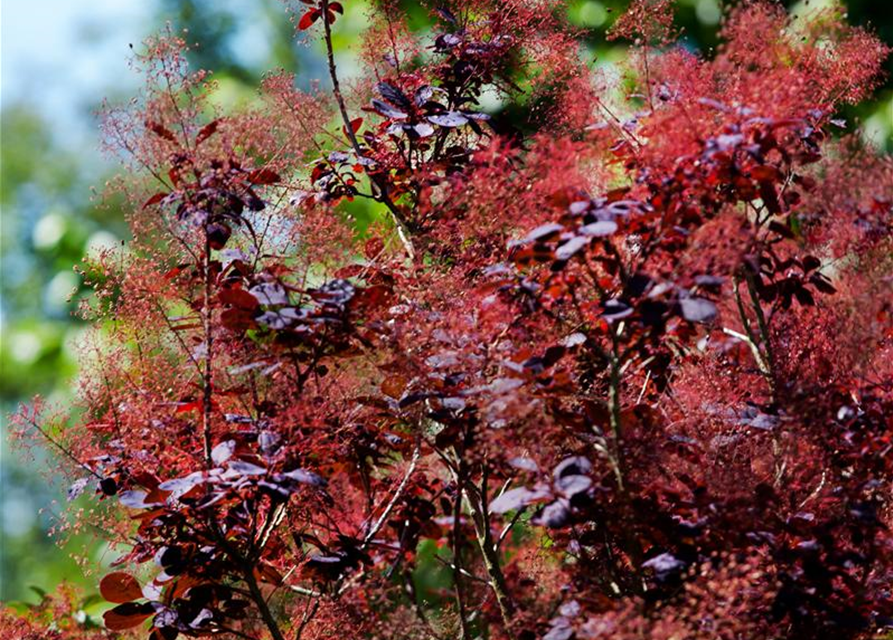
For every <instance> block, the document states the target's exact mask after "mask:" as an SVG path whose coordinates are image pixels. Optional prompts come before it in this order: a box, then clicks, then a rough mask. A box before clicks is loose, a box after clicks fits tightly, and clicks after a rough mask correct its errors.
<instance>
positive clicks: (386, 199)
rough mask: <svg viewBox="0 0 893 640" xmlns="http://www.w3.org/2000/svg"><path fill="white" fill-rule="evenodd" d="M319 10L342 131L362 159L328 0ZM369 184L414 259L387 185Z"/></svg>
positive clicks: (405, 226) (403, 221) (402, 219)
mask: <svg viewBox="0 0 893 640" xmlns="http://www.w3.org/2000/svg"><path fill="white" fill-rule="evenodd" d="M320 8H321V10H322V18H323V19H322V23H323V28H324V29H325V42H326V58H327V59H328V63H329V77H330V78H331V79H332V94H333V95H334V96H335V101H336V102H337V103H338V110H339V111H340V112H341V120H342V121H343V122H344V130H345V131H346V132H347V137H348V139H349V140H350V144H351V146H353V149H354V151H355V152H356V154H357V157H358V158H362V157H363V150H362V149H361V147H360V143H359V141H358V140H357V135H356V134H355V133H354V130H353V125H351V120H350V114H348V113H347V105H346V104H345V102H344V96H343V95H342V94H341V84H340V83H339V82H338V70H337V67H336V66H335V50H334V48H333V46H332V27H331V25H330V24H329V21H328V20H327V17H328V15H329V12H328V10H329V0H322V4H321V7H320ZM369 182H370V183H371V184H372V192H373V195H374V196H375V199H376V200H378V201H379V202H381V203H383V204H384V205H385V206H386V207H387V208H388V210H389V211H390V212H391V216H392V217H393V218H394V222H395V223H396V225H397V233H398V234H399V235H400V240H401V241H402V242H403V247H404V249H406V253H407V255H408V256H409V258H410V260H412V259H414V258H415V250H414V249H413V246H412V242H410V240H409V238H408V237H407V235H406V233H407V232H409V231H411V229H412V225H411V224H410V221H409V220H407V219H406V216H405V215H403V212H402V211H400V209H399V208H398V207H397V205H395V204H394V201H393V200H391V198H390V196H388V193H387V185H385V184H383V183H382V182H381V181H380V179H379V178H377V177H375V176H373V175H371V174H369Z"/></svg>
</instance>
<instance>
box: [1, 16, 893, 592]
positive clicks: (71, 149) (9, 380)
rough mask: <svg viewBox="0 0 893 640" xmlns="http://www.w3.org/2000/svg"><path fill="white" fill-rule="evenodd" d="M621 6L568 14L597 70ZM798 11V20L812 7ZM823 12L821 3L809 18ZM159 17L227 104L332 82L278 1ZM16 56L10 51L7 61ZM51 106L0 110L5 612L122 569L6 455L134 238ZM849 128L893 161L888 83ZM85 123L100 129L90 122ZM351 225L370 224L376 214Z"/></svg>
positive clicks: (703, 26) (87, 145)
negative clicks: (82, 267) (282, 74)
mask: <svg viewBox="0 0 893 640" xmlns="http://www.w3.org/2000/svg"><path fill="white" fill-rule="evenodd" d="M13 1H19V2H20V1H24V0H13ZM345 4H346V5H347V7H348V15H347V17H346V19H344V20H342V21H339V23H338V28H337V29H336V34H337V35H336V40H335V44H336V46H337V47H338V56H339V60H340V62H341V64H342V71H343V72H344V73H346V75H348V76H349V75H350V73H351V68H352V67H353V69H354V71H355V70H356V67H355V65H353V63H352V60H353V55H354V54H355V53H356V45H357V35H358V33H359V32H360V31H361V30H362V28H363V26H364V24H365V17H364V16H365V11H366V9H367V8H368V7H367V4H366V3H365V2H357V1H355V0H351V1H350V2H347V3H345ZM403 4H404V5H405V7H406V9H407V10H408V11H409V12H410V15H411V18H412V24H413V27H414V28H417V29H419V30H425V29H428V28H430V22H429V19H428V15H427V10H426V9H424V8H423V7H422V6H421V5H420V4H419V3H418V2H406V1H404V2H403ZM625 4H626V1H625V0H573V1H572V2H571V3H570V8H569V14H568V17H569V19H570V20H571V21H572V22H574V23H576V24H577V25H579V26H582V27H586V28H587V29H589V30H590V35H589V37H588V39H587V46H588V47H589V48H590V53H591V54H592V55H593V56H594V57H595V56H597V57H598V59H599V60H605V61H610V60H612V59H616V57H617V56H618V54H619V53H620V52H619V51H618V50H617V49H616V47H618V46H620V45H617V44H609V43H607V42H606V41H605V37H604V36H605V31H606V29H607V28H608V27H609V26H610V23H611V21H613V19H614V18H615V17H616V16H617V15H619V14H620V13H621V12H622V9H623V6H624V5H625ZM789 4H791V5H794V6H795V7H796V6H799V7H800V8H801V9H802V5H803V3H802V2H797V3H789ZM816 4H817V3H816V2H815V0H813V2H812V3H811V6H812V7H815V6H816ZM678 5H679V10H678V14H677V15H678V22H679V24H680V26H681V27H683V28H684V34H685V35H684V42H685V44H686V46H690V47H692V48H695V49H699V50H702V51H705V52H708V53H709V51H710V50H711V48H712V47H713V46H715V44H716V30H717V25H718V21H719V18H720V16H721V9H720V5H719V3H718V0H679V2H678ZM846 5H847V8H848V11H849V16H850V20H851V21H852V22H855V23H857V24H866V23H870V24H872V25H873V26H874V28H875V29H876V30H877V31H878V32H879V33H880V34H881V36H882V37H883V38H884V40H885V41H886V42H888V43H893V5H890V4H888V3H887V2H880V1H878V0H847V1H846ZM81 6H82V7H83V9H80V10H81V11H83V12H87V13H89V12H90V11H91V10H94V11H95V10H99V9H97V8H96V7H94V5H93V3H83V4H82V5H81ZM34 10H37V8H36V7H35V9H34ZM150 13H151V15H152V16H153V19H152V20H151V23H147V24H141V25H139V28H141V29H144V30H145V32H144V33H142V34H141V35H143V36H144V35H148V34H149V33H150V32H151V31H152V30H155V29H159V28H162V27H163V26H164V24H165V23H166V22H167V21H170V22H171V23H172V24H173V25H174V27H175V28H186V29H188V30H189V36H188V38H189V41H190V42H195V43H198V44H199V47H198V48H197V49H196V50H195V51H194V52H193V54H192V57H193V62H194V64H195V66H196V67H199V68H206V69H209V70H213V71H214V72H215V76H214V77H215V79H216V80H217V81H218V82H219V87H220V89H219V92H218V95H217V97H216V98H217V100H218V101H219V102H220V103H223V104H234V103H240V102H244V101H250V100H252V99H253V98H254V95H255V93H254V86H255V85H256V83H257V82H258V80H259V79H260V77H261V74H262V73H263V72H264V71H265V70H268V69H273V68H277V67H283V68H286V69H288V70H291V71H295V72H296V73H297V74H298V76H299V77H300V78H302V79H303V80H305V81H306V80H307V79H311V78H323V77H324V76H325V69H324V66H323V59H322V56H321V51H320V50H319V48H318V45H317V44H315V43H314V44H309V45H308V44H303V43H301V42H299V41H295V39H293V37H292V35H293V28H292V26H291V24H290V23H289V22H288V20H287V17H286V15H285V11H284V8H283V5H282V4H280V3H279V2H278V1H277V0H250V1H242V2H240V1H238V0H228V1H226V2H220V1H218V0H155V2H154V4H153V6H152V9H151V11H150ZM3 28H4V30H6V29H15V28H16V25H15V24H9V23H8V22H5V23H4V25H3ZM102 35H103V34H92V36H91V37H94V38H95V37H100V38H101V37H102ZM35 37H36V34H35ZM48 46H53V45H52V44H50V45H48ZM63 53H64V52H63ZM112 53H113V55H116V56H117V57H118V60H119V65H118V68H119V69H120V73H121V75H122V76H123V75H124V74H125V73H127V66H126V56H127V54H128V53H129V52H128V51H126V50H121V51H114V52H112ZM7 55H8V52H7V51H6V50H4V51H3V57H4V58H7ZM7 62H8V60H5V61H4V65H5V64H6V63H7ZM15 62H16V61H15V60H13V61H11V62H9V63H10V64H14V63H15ZM887 68H888V70H889V72H890V73H891V75H893V60H890V61H888V64H887ZM133 79H134V80H135V77H134V78H133ZM107 82H108V93H109V94H116V93H117V92H118V91H119V90H120V86H121V85H120V82H119V79H118V78H117V77H109V78H108V79H107ZM76 98H77V99H80V100H85V99H86V100H87V101H88V102H91V101H92V103H93V106H98V105H99V102H100V100H101V98H102V96H101V95H97V96H86V97H85V96H72V97H71V99H72V100H74V99H76ZM41 99H42V95H41V93H40V91H37V92H33V91H32V92H31V94H30V95H28V96H27V97H26V98H24V99H20V100H16V101H14V102H13V101H9V100H6V99H4V100H3V102H2V105H0V106H2V112H0V119H2V133H0V208H2V225H0V247H2V253H3V255H2V263H0V274H2V283H0V310H2V317H0V323H2V324H0V331H2V334H0V412H2V415H3V431H4V433H3V440H0V446H2V451H0V601H2V602H11V601H18V600H27V601H32V602H34V601H36V600H37V599H38V598H39V597H40V594H41V593H42V591H43V590H47V591H49V590H52V589H53V588H54V586H55V585H56V584H58V583H59V582H60V581H62V580H67V581H71V582H74V583H77V584H80V585H82V586H83V587H84V589H85V593H86V594H87V595H88V596H90V595H91V594H94V593H95V586H94V585H95V584H96V582H98V579H97V578H96V576H89V575H88V576H85V575H84V573H83V571H82V569H81V568H80V567H79V566H78V564H77V563H76V562H75V561H74V560H73V559H72V557H71V556H72V555H73V554H74V555H85V556H86V557H87V558H88V559H89V560H92V561H99V562H109V561H110V560H111V559H112V558H113V556H114V554H113V553H109V552H108V550H107V549H105V548H104V547H103V545H102V544H100V543H98V542H97V540H96V538H95V537H94V536H93V534H91V533H90V532H83V533H81V534H78V535H76V536H74V537H72V538H71V540H70V542H69V543H68V544H67V545H66V546H65V547H64V548H60V547H59V546H58V545H57V544H56V543H55V542H54V540H53V539H52V538H51V537H49V536H48V535H47V531H48V529H49V528H50V527H51V525H52V523H53V521H54V518H55V516H54V514H55V513H58V512H60V511H61V510H63V509H64V508H65V507H66V505H65V504H64V502H65V500H64V497H63V496H64V493H65V487H64V486H60V483H58V482H56V483H52V482H50V481H49V479H51V478H53V477H56V478H58V476H56V475H55V474H54V473H53V469H54V467H55V466H56V464H57V462H56V461H54V460H53V458H52V457H51V456H49V455H47V454H46V453H45V452H37V458H36V459H25V458H24V457H20V456H19V455H18V454H17V453H16V452H14V451H10V448H9V446H8V444H7V443H6V440H5V433H6V417H5V416H6V415H7V414H8V413H9V412H10V411H12V410H14V409H15V407H16V405H17V404H18V403H20V402H27V401H28V400H29V399H30V398H32V397H33V396H34V395H35V394H41V395H42V396H44V397H46V398H47V399H48V400H49V401H51V402H56V403H64V402H65V401H66V399H67V398H70V397H71V394H72V393H73V388H74V387H73V381H74V379H75V376H76V374H77V364H76V348H75V345H76V344H77V341H78V337H79V336H80V335H82V332H83V331H85V328H84V327H83V326H82V325H81V324H79V323H78V322H77V321H76V320H75V319H74V318H73V317H72V316H71V311H72V305H73V302H71V301H69V296H70V294H71V293H72V292H77V291H78V289H79V286H80V284H79V281H78V278H77V276H76V274H75V273H74V271H73V270H72V267H73V265H75V264H77V263H78V262H79V261H80V260H81V258H82V256H84V255H85V254H86V253H88V252H90V251H91V250H94V248H95V247H97V246H103V245H109V244H115V243H118V242H120V241H121V240H122V239H125V238H126V237H127V229H126V225H125V223H124V216H123V212H122V211H121V209H120V207H119V203H116V202H114V201H112V202H103V201H102V200H101V198H98V197H97V196H96V195H95V193H94V191H93V189H92V187H93V186H96V187H97V188H98V187H100V186H101V185H102V184H103V182H104V181H105V179H107V177H109V176H110V175H112V173H113V172H114V169H115V168H114V165H113V163H111V162H110V161H109V159H107V158H103V156H102V155H101V154H100V153H99V151H98V150H97V146H98V144H97V142H98V132H97V133H96V134H95V135H93V136H92V139H91V138H90V136H87V137H86V140H76V141H75V142H74V143H72V141H71V139H70V136H66V135H65V131H64V130H61V128H60V124H59V123H58V122H56V121H55V120H54V119H53V118H48V117H46V116H45V115H42V114H41V111H40V110H39V109H37V108H36V105H37V103H38V102H39V101H41ZM845 115H846V116H847V118H848V120H849V121H850V122H853V123H854V122H857V121H861V122H862V123H863V126H864V129H865V131H866V135H867V136H868V137H869V138H870V139H872V140H873V141H874V142H875V144H877V145H879V146H880V147H882V148H884V149H886V150H887V151H888V152H889V151H891V150H893V84H891V83H890V82H889V81H888V82H887V84H886V85H885V87H884V88H883V89H882V90H881V91H879V92H878V94H877V96H876V99H875V100H874V101H872V102H871V103H869V104H866V105H862V106H860V107H859V108H855V109H852V110H851V111H850V112H849V113H847V114H845ZM81 117H82V118H83V120H84V121H85V122H84V123H86V124H87V125H88V126H90V127H93V128H94V129H95V124H94V118H93V116H92V115H91V114H89V113H84V114H83V115H82V116H81ZM84 123H81V124H84ZM353 213H355V214H358V215H357V218H358V219H363V218H364V217H366V216H364V215H363V214H364V213H367V212H362V211H354V212H353ZM76 297H77V296H76V295H75V296H74V298H75V299H76ZM89 499H90V498H89V497H87V498H81V500H89ZM41 510H43V511H41ZM93 564H94V565H95V562H93ZM429 564H430V565H431V571H432V575H431V576H429V577H430V578H431V579H432V580H436V576H435V575H434V573H435V572H436V569H437V566H438V565H437V563H435V562H433V561H432V562H430V563H429ZM93 599H94V598H92V597H91V600H90V601H92V600H93ZM90 601H87V602H86V603H85V605H86V604H89V602H90Z"/></svg>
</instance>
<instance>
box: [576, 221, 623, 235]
mask: <svg viewBox="0 0 893 640" xmlns="http://www.w3.org/2000/svg"><path fill="white" fill-rule="evenodd" d="M616 231H617V223H616V222H614V221H613V220H599V221H598V222H593V223H591V224H587V225H585V226H582V227H580V233H582V234H583V235H585V236H594V237H601V236H609V235H611V234H612V233H614V232H616Z"/></svg>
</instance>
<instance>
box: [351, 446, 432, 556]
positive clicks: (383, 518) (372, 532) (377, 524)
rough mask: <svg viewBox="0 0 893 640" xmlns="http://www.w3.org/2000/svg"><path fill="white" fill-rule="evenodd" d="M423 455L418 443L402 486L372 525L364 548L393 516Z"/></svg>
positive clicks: (363, 545)
mask: <svg viewBox="0 0 893 640" xmlns="http://www.w3.org/2000/svg"><path fill="white" fill-rule="evenodd" d="M420 453H421V444H420V443H419V442H416V446H415V450H414V451H413V452H412V460H411V461H410V462H409V468H408V469H407V470H406V474H405V475H404V476H403V480H401V481H400V485H399V486H398V487H397V490H396V491H395V492H394V495H393V497H391V501H390V502H389V503H388V506H386V507H385V510H384V511H383V512H382V514H381V515H380V516H379V517H378V520H376V521H375V524H374V525H372V528H371V529H369V532H368V533H367V534H366V536H365V537H364V538H363V544H362V548H365V547H366V546H368V545H369V543H370V542H372V538H374V537H375V534H376V533H378V531H379V530H380V529H381V528H382V526H384V523H385V521H386V520H387V518H388V516H389V515H390V514H391V511H392V510H393V509H394V506H395V505H396V504H397V500H399V499H400V496H401V495H402V494H403V491H404V490H405V489H406V485H407V483H408V482H409V477H410V476H411V475H412V474H413V472H414V471H415V468H416V464H417V463H418V461H419V454H420Z"/></svg>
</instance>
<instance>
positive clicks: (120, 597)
mask: <svg viewBox="0 0 893 640" xmlns="http://www.w3.org/2000/svg"><path fill="white" fill-rule="evenodd" d="M99 593H100V594H102V597H103V598H105V599H106V600H108V601H109V602H114V603H116V604H122V603H125V602H132V601H133V600H139V599H140V598H142V597H143V590H142V588H141V587H140V583H139V582H137V580H136V578H134V577H133V576H132V575H130V574H129V573H124V572H123V571H116V572H115V573H110V574H108V575H107V576H105V577H104V578H103V579H102V580H101V581H100V582H99Z"/></svg>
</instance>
